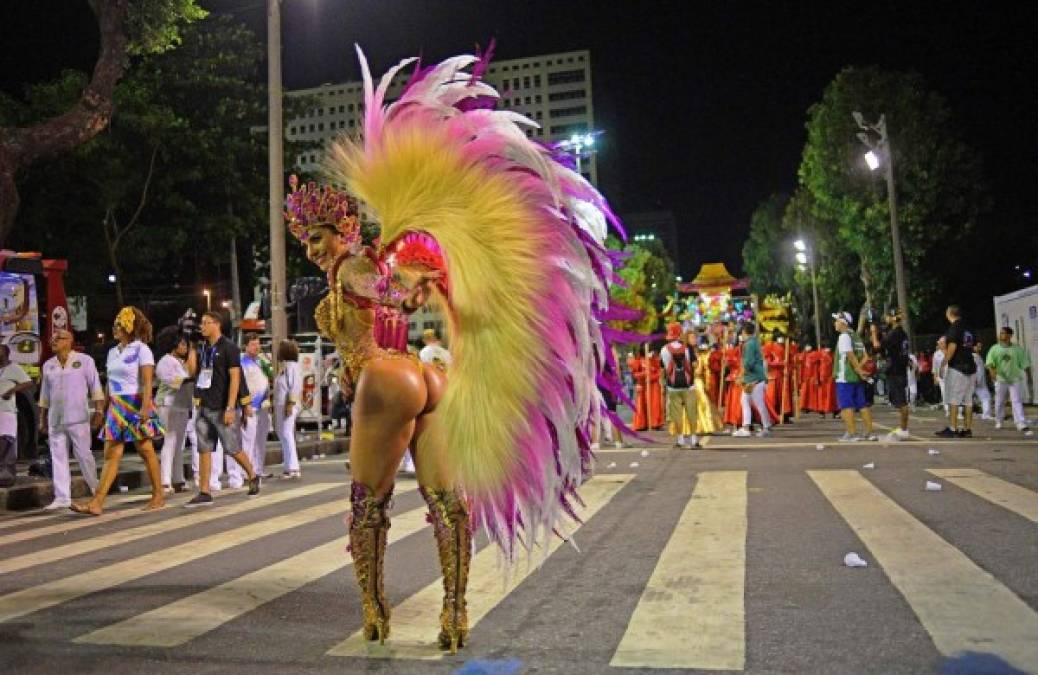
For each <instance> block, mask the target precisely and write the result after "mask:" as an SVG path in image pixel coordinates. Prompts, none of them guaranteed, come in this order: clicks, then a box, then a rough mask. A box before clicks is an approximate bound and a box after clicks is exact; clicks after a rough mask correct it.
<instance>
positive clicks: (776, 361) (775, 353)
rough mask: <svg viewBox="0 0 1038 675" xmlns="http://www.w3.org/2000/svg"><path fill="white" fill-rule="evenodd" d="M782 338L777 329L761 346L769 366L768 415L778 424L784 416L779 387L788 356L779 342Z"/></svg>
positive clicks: (766, 394)
mask: <svg viewBox="0 0 1038 675" xmlns="http://www.w3.org/2000/svg"><path fill="white" fill-rule="evenodd" d="M780 339H781V335H780V333H779V332H778V331H777V330H776V331H775V332H774V333H772V336H771V340H769V341H768V342H766V343H764V345H762V346H761V353H762V354H763V355H764V365H765V366H767V368H768V388H767V390H766V391H765V392H764V403H765V404H766V405H767V406H768V415H769V416H770V417H771V419H773V420H775V423H776V424H779V423H781V422H782V416H781V415H779V414H778V406H779V388H780V387H781V386H782V373H783V371H784V370H785V363H784V359H785V356H786V346H785V345H784V344H782V343H781V342H779V340H780Z"/></svg>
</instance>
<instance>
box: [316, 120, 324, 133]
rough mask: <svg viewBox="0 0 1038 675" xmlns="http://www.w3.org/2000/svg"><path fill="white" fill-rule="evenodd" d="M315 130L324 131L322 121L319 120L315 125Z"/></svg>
mask: <svg viewBox="0 0 1038 675" xmlns="http://www.w3.org/2000/svg"><path fill="white" fill-rule="evenodd" d="M317 130H318V131H324V122H321V123H320V124H318V125H317Z"/></svg>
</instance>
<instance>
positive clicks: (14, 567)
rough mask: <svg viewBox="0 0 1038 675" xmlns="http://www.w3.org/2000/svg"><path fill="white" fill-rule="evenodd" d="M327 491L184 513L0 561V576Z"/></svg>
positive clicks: (318, 488) (328, 486) (324, 487)
mask: <svg viewBox="0 0 1038 675" xmlns="http://www.w3.org/2000/svg"><path fill="white" fill-rule="evenodd" d="M329 490H338V491H341V490H342V485H341V484H340V483H315V484H313V485H305V486H302V487H298V488H294V489H292V490H285V491H284V492H275V493H272V494H264V495H263V496H261V497H258V498H256V499H249V500H245V501H240V502H237V503H235V504H230V505H227V506H223V505H219V504H217V506H215V507H210V508H209V509H208V510H206V511H204V512H203V513H198V512H194V513H192V514H191V515H188V514H186V513H185V514H184V515H182V516H179V517H176V518H163V519H162V520H158V521H154V522H151V523H148V524H146V525H139V526H137V527H132V528H130V529H128V530H119V531H117V532H110V533H108V534H104V535H100V536H97V537H91V538H89V539H83V540H81V541H75V542H72V543H69V544H64V545H62V546H54V547H51V548H48V549H44V550H42V551H36V552H33V553H27V554H25V555H19V556H14V557H11V558H7V559H6V560H0V574H7V573H9V572H17V571H18V570H21V569H25V568H27V567H35V566H37V565H44V564H47V563H52V562H55V561H58V560H64V559H65V558H71V557H72V556H77V555H83V554H85V553H92V552H94V551H99V550H101V549H103V548H109V547H111V546H117V545H119V544H125V543H128V542H131V541H137V540H138V539H143V538H144V537H150V536H152V535H156V534H165V533H167V532H172V531H174V530H179V529H182V528H185V527H191V526H194V525H198V524H199V523H205V522H209V521H211V520H216V519H218V518H224V517H226V516H232V515H235V514H238V513H245V512H246V511H251V510H253V509H258V508H262V507H264V506H270V505H271V504H279V503H281V502H284V501H287V500H290V499H296V498H298V497H305V496H307V495H311V494H315V493H317V492H326V491H329Z"/></svg>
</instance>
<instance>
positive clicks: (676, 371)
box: [667, 345, 692, 389]
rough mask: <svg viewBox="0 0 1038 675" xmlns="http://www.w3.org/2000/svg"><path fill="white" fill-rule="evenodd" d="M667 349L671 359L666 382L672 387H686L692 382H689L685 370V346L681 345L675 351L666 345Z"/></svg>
mask: <svg viewBox="0 0 1038 675" xmlns="http://www.w3.org/2000/svg"><path fill="white" fill-rule="evenodd" d="M667 350H668V351H670V356H671V358H672V359H674V360H673V361H671V368H670V372H669V373H668V374H667V382H668V384H670V386H671V387H672V388H674V389H688V388H689V387H690V386H691V385H692V383H691V382H689V378H688V371H686V370H685V358H686V352H685V347H684V346H682V347H681V351H679V352H675V351H674V350H673V349H671V348H670V345H667Z"/></svg>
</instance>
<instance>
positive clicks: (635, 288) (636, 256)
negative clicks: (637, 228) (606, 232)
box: [608, 236, 674, 333]
mask: <svg viewBox="0 0 1038 675" xmlns="http://www.w3.org/2000/svg"><path fill="white" fill-rule="evenodd" d="M608 246H609V247H610V248H613V249H621V248H622V250H623V251H625V252H626V253H627V254H628V257H627V259H626V260H625V261H624V264H623V266H622V267H621V268H620V269H619V270H618V271H617V274H619V276H620V278H622V279H623V280H624V283H625V284H626V285H625V286H621V285H619V284H615V285H613V286H612V288H611V289H610V293H609V296H610V299H611V300H613V301H615V302H618V303H620V304H621V305H624V306H626V307H630V308H631V309H636V310H638V311H640V312H642V316H641V318H640V319H638V320H631V321H613V322H610V323H611V325H612V326H613V327H614V328H619V329H620V330H626V331H636V332H639V333H652V332H654V331H656V330H657V329H658V328H659V308H660V307H661V306H662V304H663V302H664V301H665V299H666V298H667V297H668V296H669V295H670V294H671V293H673V292H674V263H673V262H672V261H671V259H670V256H668V255H667V252H666V249H665V248H664V247H663V244H662V242H660V241H659V240H651V241H646V242H639V243H638V244H627V245H626V246H623V245H621V243H620V241H619V240H618V239H616V238H614V237H612V236H610V238H609V241H608Z"/></svg>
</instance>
